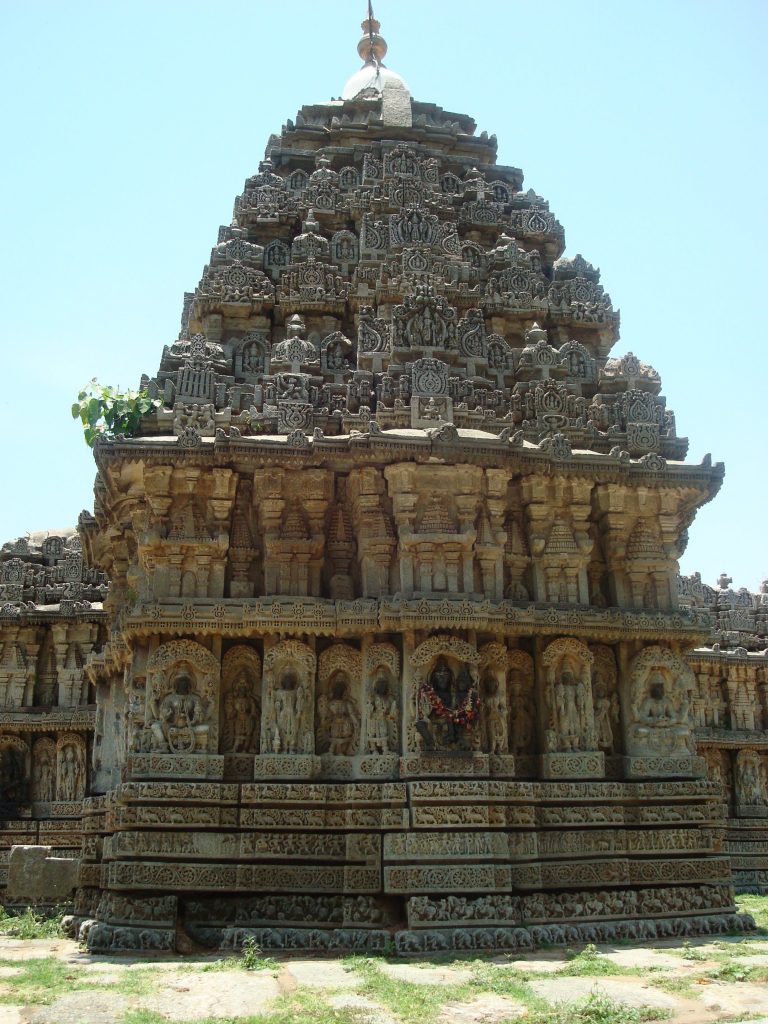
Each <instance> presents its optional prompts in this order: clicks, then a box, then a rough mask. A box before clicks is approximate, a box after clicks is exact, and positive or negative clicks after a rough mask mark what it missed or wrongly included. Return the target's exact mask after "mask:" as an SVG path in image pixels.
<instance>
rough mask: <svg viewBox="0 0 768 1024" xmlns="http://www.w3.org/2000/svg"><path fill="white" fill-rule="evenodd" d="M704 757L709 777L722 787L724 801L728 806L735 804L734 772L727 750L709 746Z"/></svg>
mask: <svg viewBox="0 0 768 1024" xmlns="http://www.w3.org/2000/svg"><path fill="white" fill-rule="evenodd" d="M704 759H705V760H706V762H707V778H708V779H709V781H710V782H714V783H715V785H716V786H718V787H719V788H720V793H721V794H722V801H723V803H724V804H725V805H726V806H727V807H731V806H732V805H733V800H734V792H733V772H732V770H731V759H730V756H729V752H728V751H727V750H720V749H718V748H717V747H709V748H707V749H705V750H704Z"/></svg>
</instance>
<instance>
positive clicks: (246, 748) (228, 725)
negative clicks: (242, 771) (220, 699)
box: [221, 671, 260, 754]
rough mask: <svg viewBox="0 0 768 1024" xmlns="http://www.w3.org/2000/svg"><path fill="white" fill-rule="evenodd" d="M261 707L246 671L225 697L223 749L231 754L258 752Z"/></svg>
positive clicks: (238, 677)
mask: <svg viewBox="0 0 768 1024" xmlns="http://www.w3.org/2000/svg"><path fill="white" fill-rule="evenodd" d="M259 717H260V707H259V702H258V700H257V699H256V698H255V697H254V695H253V688H252V686H251V683H250V681H249V679H248V675H247V673H246V672H245V671H242V672H240V674H239V675H238V676H237V678H236V679H235V681H234V683H233V684H232V689H231V690H230V692H229V693H228V694H227V695H226V697H225V698H224V732H223V736H222V745H221V746H222V750H223V751H224V752H225V753H231V754H239V753H243V754H253V753H256V750H257V748H258V744H259Z"/></svg>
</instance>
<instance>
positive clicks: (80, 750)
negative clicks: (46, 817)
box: [56, 732, 85, 801]
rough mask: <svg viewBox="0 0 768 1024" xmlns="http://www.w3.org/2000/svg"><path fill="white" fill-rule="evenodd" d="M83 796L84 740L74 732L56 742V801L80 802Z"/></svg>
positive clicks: (66, 734) (63, 734) (66, 733)
mask: <svg viewBox="0 0 768 1024" xmlns="http://www.w3.org/2000/svg"><path fill="white" fill-rule="evenodd" d="M84 796H85V740H84V739H83V737H82V736H78V735H77V733H74V732H65V733H62V735H61V736H59V737H58V738H57V740H56V799H57V800H67V801H72V800H82V799H83V797H84Z"/></svg>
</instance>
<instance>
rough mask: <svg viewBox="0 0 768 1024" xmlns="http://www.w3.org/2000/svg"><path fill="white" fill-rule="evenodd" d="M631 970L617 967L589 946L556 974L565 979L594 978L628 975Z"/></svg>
mask: <svg viewBox="0 0 768 1024" xmlns="http://www.w3.org/2000/svg"><path fill="white" fill-rule="evenodd" d="M631 970H632V968H630V969H629V970H628V969H627V968H625V967H619V966H618V965H617V964H615V963H613V961H612V960H609V959H608V957H605V956H603V955H602V953H599V952H598V951H597V949H596V948H595V947H594V946H593V945H592V944H590V945H589V946H586V947H585V948H584V949H582V951H581V952H580V953H577V954H576V955H575V956H572V957H571V959H570V960H568V962H567V963H566V965H565V967H561V968H560V970H559V971H558V972H557V973H558V976H559V977H566V978H595V977H605V976H606V975H608V974H628V973H630V971H631Z"/></svg>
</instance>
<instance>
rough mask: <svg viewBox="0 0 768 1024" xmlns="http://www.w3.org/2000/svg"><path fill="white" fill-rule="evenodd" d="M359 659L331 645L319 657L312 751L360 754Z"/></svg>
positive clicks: (344, 648) (351, 650) (351, 649)
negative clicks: (313, 745) (313, 747)
mask: <svg viewBox="0 0 768 1024" xmlns="http://www.w3.org/2000/svg"><path fill="white" fill-rule="evenodd" d="M362 666H363V659H362V655H361V654H360V652H359V651H358V650H356V649H355V648H354V647H350V646H349V645H348V644H333V646H332V647H328V648H326V649H325V650H324V651H323V653H322V654H321V655H320V659H319V665H318V674H317V707H316V711H315V751H316V753H318V754H334V755H340V756H343V757H352V755H354V754H357V753H358V752H359V750H360V722H361V713H360V705H361V703H362V699H361V698H362V693H361V690H362V685H361V684H362Z"/></svg>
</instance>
